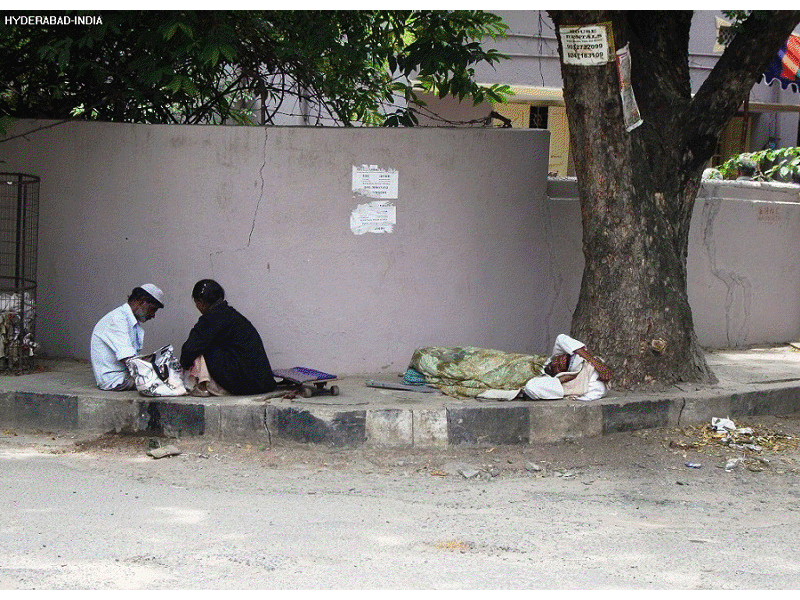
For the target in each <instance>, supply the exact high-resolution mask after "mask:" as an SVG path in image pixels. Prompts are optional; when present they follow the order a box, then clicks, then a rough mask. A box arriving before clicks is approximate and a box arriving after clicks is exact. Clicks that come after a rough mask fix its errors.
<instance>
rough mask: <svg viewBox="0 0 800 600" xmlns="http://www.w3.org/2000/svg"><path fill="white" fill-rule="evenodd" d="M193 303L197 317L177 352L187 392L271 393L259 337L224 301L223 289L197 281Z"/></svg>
mask: <svg viewBox="0 0 800 600" xmlns="http://www.w3.org/2000/svg"><path fill="white" fill-rule="evenodd" d="M192 299H193V300H194V304H195V306H196V307H197V310H199V311H200V318H199V319H198V321H197V324H196V325H195V326H194V327H193V328H192V330H191V331H190V332H189V338H188V339H187V340H186V342H185V343H184V344H183V347H182V348H181V366H182V367H183V368H184V369H185V371H186V372H187V373H188V374H187V377H186V379H187V383H188V386H187V388H188V389H189V390H190V393H191V394H192V395H194V396H210V395H215V396H220V395H228V394H232V395H250V394H264V393H267V392H271V391H273V390H274V389H275V387H276V385H277V384H276V383H275V378H274V377H273V375H272V368H271V367H270V364H269V359H268V358H267V353H266V352H265V350H264V344H263V343H262V341H261V336H260V335H258V331H256V328H255V327H253V325H252V323H250V321H248V320H247V319H246V318H245V317H243V316H242V315H241V314H240V313H239V312H238V311H237V310H236V309H234V308H233V307H232V306H230V305H229V304H228V303H227V302H226V301H225V291H224V290H223V289H222V286H220V285H219V284H218V283H217V282H216V281H214V280H213V279H201V280H200V281H198V282H197V283H196V284H195V286H194V289H193V290H192Z"/></svg>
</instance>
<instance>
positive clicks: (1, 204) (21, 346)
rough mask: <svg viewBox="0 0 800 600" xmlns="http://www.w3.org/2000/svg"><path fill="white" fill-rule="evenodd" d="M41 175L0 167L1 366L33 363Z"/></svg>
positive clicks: (21, 366)
mask: <svg viewBox="0 0 800 600" xmlns="http://www.w3.org/2000/svg"><path fill="white" fill-rule="evenodd" d="M38 242H39V178H38V177H35V176H33V175H24V174H22V173H0V372H2V371H5V372H8V371H13V372H22V371H27V370H30V369H31V368H32V367H33V357H34V353H35V350H36V347H37V344H36V252H37V249H38Z"/></svg>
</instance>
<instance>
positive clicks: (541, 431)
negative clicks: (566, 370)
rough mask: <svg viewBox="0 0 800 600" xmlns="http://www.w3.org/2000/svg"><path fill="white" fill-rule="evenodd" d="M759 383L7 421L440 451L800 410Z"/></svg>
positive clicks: (36, 397)
mask: <svg viewBox="0 0 800 600" xmlns="http://www.w3.org/2000/svg"><path fill="white" fill-rule="evenodd" d="M749 387H751V388H752V389H744V390H738V391H730V392H729V391H725V390H720V389H715V388H711V389H706V390H698V391H694V392H689V393H686V394H683V395H681V396H676V395H672V396H671V397H664V396H663V395H660V396H641V397H633V396H631V397H624V398H604V399H603V400H600V401H596V402H575V401H569V400H558V401H552V402H492V403H485V402H477V401H458V400H455V399H449V398H447V397H443V396H438V397H437V398H438V400H437V402H434V403H423V402H422V401H417V402H416V404H414V405H413V406H411V407H404V406H387V402H386V398H385V397H383V396H380V395H376V396H373V397H371V398H368V400H367V401H364V402H355V403H350V404H341V405H324V404H313V403H304V402H302V401H300V402H298V401H293V402H289V401H286V400H283V399H272V400H265V399H263V398H255V397H242V398H235V399H216V398H193V397H180V398H144V397H140V396H139V397H133V396H132V395H131V396H128V397H124V398H123V397H101V396H91V395H84V394H80V395H74V394H58V393H50V392H31V391H6V392H3V393H0V423H3V424H4V425H5V426H6V427H16V428H27V429H34V430H46V431H82V432H98V433H101V432H109V431H115V432H128V433H136V432H152V433H153V434H164V435H169V436H178V437H185V436H204V437H208V438H211V439H219V440H226V441H248V442H263V443H268V444H271V443H274V442H276V441H278V440H291V441H294V442H302V443H312V444H324V445H328V446H334V447H356V446H360V445H369V446H379V447H409V446H414V447H420V448H431V447H447V446H451V445H460V444H468V445H504V444H529V443H549V442H558V441H563V440H568V439H577V438H586V437H592V436H598V435H605V434H609V433H615V432H620V431H633V430H639V429H648V428H654V427H665V426H686V425H691V424H697V423H704V422H710V420H711V418H712V417H730V418H736V417H741V416H754V415H764V414H789V413H795V412H800V381H799V382H795V384H793V385H776V384H772V385H764V386H758V387H756V386H749ZM370 389H371V388H366V389H365V390H361V392H362V393H364V392H365V391H366V393H370V391H369V390H370ZM411 394H412V395H413V393H411ZM426 396H427V395H426ZM442 399H444V400H442ZM450 400H453V401H452V402H450ZM409 402H410V401H409Z"/></svg>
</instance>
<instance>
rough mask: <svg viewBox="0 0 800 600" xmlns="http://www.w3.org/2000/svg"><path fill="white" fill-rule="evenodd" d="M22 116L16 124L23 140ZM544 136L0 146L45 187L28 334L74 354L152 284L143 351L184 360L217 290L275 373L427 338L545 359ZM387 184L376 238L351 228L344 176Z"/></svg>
mask: <svg viewBox="0 0 800 600" xmlns="http://www.w3.org/2000/svg"><path fill="white" fill-rule="evenodd" d="M34 126H36V124H35V123H29V122H24V123H20V124H19V126H18V127H17V129H16V131H17V132H19V131H27V130H29V129H31V128H33V127H34ZM547 147H548V134H547V132H542V131H534V130H530V131H510V130H506V131H500V130H453V129H447V130H442V129H429V128H419V129H415V130H402V129H400V130H376V129H319V128H268V129H262V128H247V127H233V126H231V127H213V126H198V127H191V126H144V125H124V124H107V123H72V124H66V125H59V126H57V127H53V128H50V129H45V130H42V131H39V132H36V133H33V134H31V135H29V136H27V137H26V138H18V139H15V140H13V141H10V142H5V143H3V144H0V159H2V160H5V161H6V162H5V164H3V165H2V166H3V170H6V171H22V172H26V173H31V174H34V175H38V176H40V177H41V179H42V183H41V191H40V198H41V200H40V204H41V207H40V231H39V277H38V280H39V290H38V306H37V308H38V311H37V314H38V320H37V340H38V341H39V342H40V344H41V345H42V349H43V351H44V352H46V353H47V354H49V355H51V356H74V357H79V358H86V357H87V356H88V345H89V337H90V334H91V330H92V327H93V326H94V324H95V322H96V321H97V320H98V319H99V318H100V317H101V316H102V315H103V314H104V313H105V312H107V311H108V310H110V309H112V308H114V307H115V306H118V305H120V304H121V303H122V302H124V300H125V299H126V297H127V294H128V293H129V292H130V290H131V289H132V288H133V287H134V286H136V285H139V284H141V283H144V282H147V281H152V282H154V283H156V284H158V285H159V286H161V287H162V288H163V289H164V291H165V293H166V305H167V307H166V308H165V309H164V310H162V311H159V313H158V315H157V316H156V318H155V319H154V320H153V321H150V322H149V323H147V324H146V325H145V330H146V337H145V346H146V349H154V348H156V347H158V346H160V345H161V344H165V343H172V344H174V345H175V346H176V348H179V347H180V345H181V344H182V343H183V341H184V340H185V338H186V336H187V334H188V331H189V329H190V328H191V326H192V325H193V324H194V322H195V321H196V319H197V317H198V313H197V312H196V309H195V308H194V306H193V304H192V302H191V299H190V292H191V288H192V286H193V284H194V283H195V281H197V280H198V279H201V278H204V277H212V278H215V279H217V280H218V281H219V282H220V283H221V284H222V285H223V287H225V289H226V291H227V295H228V298H229V301H230V303H231V304H232V305H233V306H234V307H236V308H238V309H239V310H240V311H241V312H242V313H243V314H245V316H247V317H248V318H250V319H251V320H252V322H253V323H254V324H255V325H256V327H257V328H258V330H259V331H260V332H261V334H262V337H263V338H264V342H265V346H266V349H267V353H268V355H269V356H270V359H271V361H272V364H273V366H274V367H275V368H282V367H291V366H295V365H306V366H312V367H316V368H319V369H322V370H328V371H332V372H336V373H341V374H345V373H360V372H374V371H388V372H399V371H402V370H404V369H405V367H406V366H407V364H408V361H409V359H410V357H411V353H412V352H413V350H414V349H415V348H416V347H418V346H421V345H427V344H443V345H456V344H471V345H477V346H488V347H496V348H500V349H504V350H510V351H520V352H541V351H543V350H545V349H547V348H548V346H550V344H551V343H552V340H553V338H554V337H555V335H556V334H557V333H558V331H550V330H549V328H548V326H547V315H546V313H544V312H543V311H542V309H541V302H540V299H541V294H542V291H543V290H542V284H543V282H548V281H549V280H550V278H551V275H550V270H551V264H550V260H549V255H548V253H547V252H543V251H542V246H541V240H543V239H545V238H546V234H547V229H548V227H549V225H548V222H547V218H546V214H547V204H546V203H545V202H542V198H543V196H544V194H545V189H546V169H547ZM362 164H368V165H378V166H379V167H381V168H383V169H395V170H397V173H398V197H397V199H396V200H392V201H391V202H392V204H394V205H395V206H396V212H397V217H396V220H397V223H396V225H395V227H394V230H393V231H392V232H391V233H366V234H363V235H355V234H354V233H353V231H352V230H351V228H350V217H351V213H352V211H353V210H354V209H356V207H357V206H358V205H360V204H364V203H369V202H371V201H372V200H373V199H371V198H365V197H363V196H360V195H358V194H354V193H353V191H352V169H353V166H360V165H362Z"/></svg>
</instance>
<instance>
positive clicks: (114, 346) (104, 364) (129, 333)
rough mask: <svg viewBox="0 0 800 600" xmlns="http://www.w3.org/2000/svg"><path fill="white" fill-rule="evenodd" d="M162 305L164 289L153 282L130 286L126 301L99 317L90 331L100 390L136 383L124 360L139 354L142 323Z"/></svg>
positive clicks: (96, 377)
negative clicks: (131, 288) (131, 287)
mask: <svg viewBox="0 0 800 600" xmlns="http://www.w3.org/2000/svg"><path fill="white" fill-rule="evenodd" d="M159 308H164V292H162V291H161V289H160V288H158V287H157V286H155V285H153V284H152V283H145V284H144V285H142V286H139V287H136V288H133V291H132V292H131V294H130V296H129V297H128V301H127V302H126V303H125V304H123V305H122V306H118V307H117V308H115V309H114V310H112V311H111V312H109V313H108V314H106V315H105V316H104V317H103V318H102V319H100V320H99V321H98V322H97V325H95V327H94V331H92V341H91V345H90V348H89V349H90V353H91V359H92V370H93V371H94V378H95V380H96V381H97V386H98V387H99V388H100V389H101V390H115V391H122V390H135V389H136V384H135V383H134V381H133V377H132V376H131V374H130V372H129V371H128V367H127V365H126V361H127V360H128V359H129V358H132V357H134V356H136V355H137V354H139V352H140V351H141V350H142V346H143V345H144V330H143V329H142V326H141V323H144V322H145V321H149V320H150V319H152V318H153V317H154V316H155V315H156V311H158V309H159Z"/></svg>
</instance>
